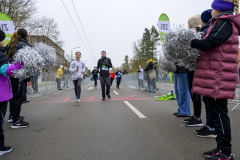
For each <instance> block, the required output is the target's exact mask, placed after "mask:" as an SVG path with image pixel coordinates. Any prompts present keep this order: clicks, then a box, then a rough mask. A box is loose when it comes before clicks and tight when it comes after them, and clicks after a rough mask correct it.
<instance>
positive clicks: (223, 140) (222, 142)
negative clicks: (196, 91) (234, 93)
mask: <svg viewBox="0 0 240 160" xmlns="http://www.w3.org/2000/svg"><path fill="white" fill-rule="evenodd" d="M208 102H209V111H210V116H211V117H212V120H213V124H214V126H215V130H216V132H217V138H216V141H217V148H218V149H219V150H221V151H222V152H223V153H224V154H225V155H226V156H228V157H229V156H230V155H231V153H232V145H231V126H230V119H229V117H228V108H227V104H228V102H227V100H226V99H217V100H215V99H213V98H208Z"/></svg>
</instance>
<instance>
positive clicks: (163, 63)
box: [159, 54, 177, 72]
mask: <svg viewBox="0 0 240 160" xmlns="http://www.w3.org/2000/svg"><path fill="white" fill-rule="evenodd" d="M159 67H160V68H161V69H163V70H164V71H166V72H175V71H176V70H177V68H176V65H175V64H174V63H173V62H172V61H168V60H167V59H166V57H165V56H164V55H163V54H161V55H160V57H159Z"/></svg>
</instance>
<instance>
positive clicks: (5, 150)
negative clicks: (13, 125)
mask: <svg viewBox="0 0 240 160" xmlns="http://www.w3.org/2000/svg"><path fill="white" fill-rule="evenodd" d="M11 151H12V147H7V146H2V147H0V156H1V155H3V154H5V153H9V152H11Z"/></svg>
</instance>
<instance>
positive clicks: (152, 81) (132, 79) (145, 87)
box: [122, 70, 170, 94]
mask: <svg viewBox="0 0 240 160" xmlns="http://www.w3.org/2000/svg"><path fill="white" fill-rule="evenodd" d="M158 73H159V72H158V70H150V71H144V72H135V73H130V74H125V75H123V76H122V83H123V84H124V85H127V86H129V87H131V88H135V89H139V90H142V91H148V92H151V93H156V94H158V93H160V91H159V89H158V85H157V82H165V83H170V77H169V75H167V74H164V75H162V74H158Z"/></svg>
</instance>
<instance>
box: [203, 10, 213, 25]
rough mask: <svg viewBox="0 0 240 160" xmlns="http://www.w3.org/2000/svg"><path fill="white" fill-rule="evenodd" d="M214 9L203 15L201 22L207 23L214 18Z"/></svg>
mask: <svg viewBox="0 0 240 160" xmlns="http://www.w3.org/2000/svg"><path fill="white" fill-rule="evenodd" d="M211 13H212V9H208V10H206V11H204V12H203V13H202V14H201V20H202V21H203V23H207V22H208V21H209V20H210V19H211V18H212V14H211Z"/></svg>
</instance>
